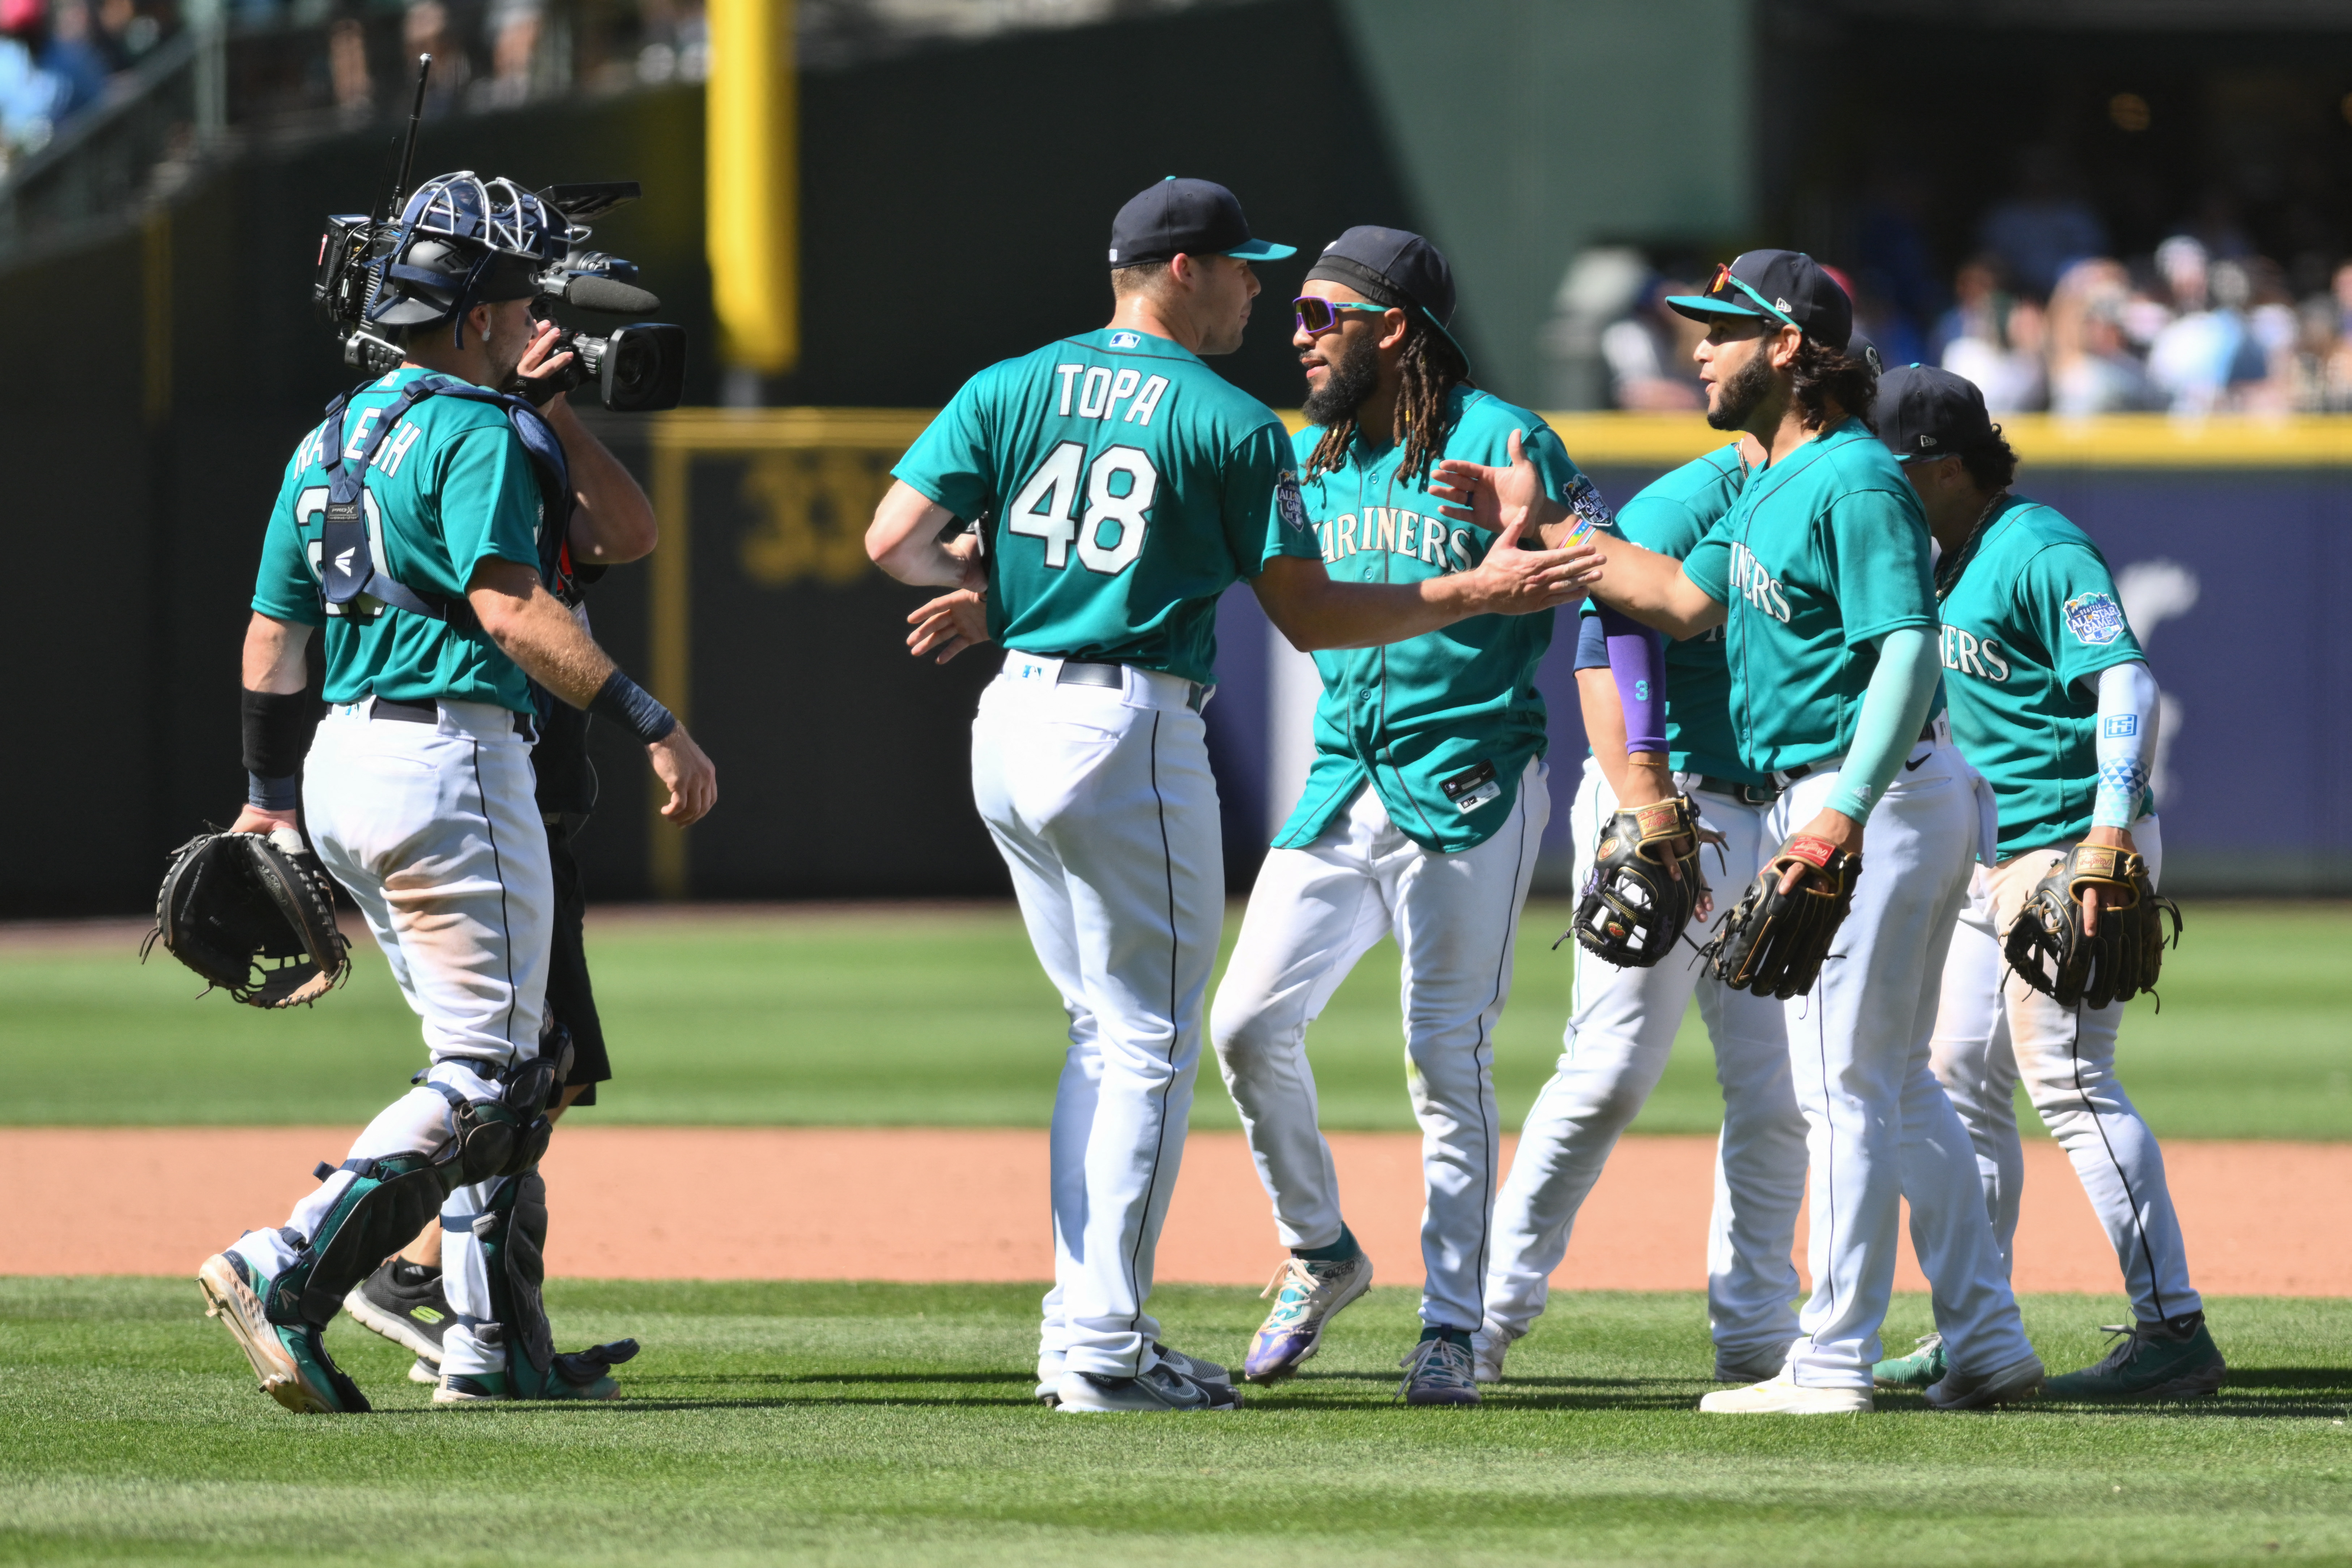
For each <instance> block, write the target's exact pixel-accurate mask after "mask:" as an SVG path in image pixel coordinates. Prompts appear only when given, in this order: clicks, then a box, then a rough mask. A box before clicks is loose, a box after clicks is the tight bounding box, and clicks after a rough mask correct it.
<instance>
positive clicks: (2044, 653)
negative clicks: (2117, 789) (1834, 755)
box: [1943, 496, 2156, 858]
mask: <svg viewBox="0 0 2352 1568" xmlns="http://www.w3.org/2000/svg"><path fill="white" fill-rule="evenodd" d="M1956 570H1957V577H1956V578H1954V579H1953V580H1952V582H1951V585H1950V586H1949V587H1948V588H1947V589H1946V590H1945V594H1944V604H1943V617H1944V630H1943V655H1944V691H1945V695H1946V697H1947V698H1948V700H1949V701H1950V704H1951V709H1950V711H1951V718H1952V740H1953V742H1955V743H1957V744H1958V746H1959V748H1960V754H1961V755H1962V756H1964V757H1966V758H1968V760H1969V762H1970V763H1972V764H1974V765H1975V767H1976V770H1977V771H1978V772H1979V773H1982V774H1984V776H1985V777H1986V778H1987V779H1988V780H1990V782H1991V784H1992V792H1993V798H1994V799H1995V800H1996V801H1998V802H1999V803H2000V853H2001V855H2002V857H2003V858H2007V857H2009V856H2011V855H2018V854H2022V853H2023V852H2024V851H2026V850H2028V849H2042V848H2047V847H2050V846H2052V845H2055V844H2071V843H2073V842H2074V841H2075V840H2076V839H2078V838H2080V837H2083V835H2084V834H2085V833H2087V832H2089V831H2090V830H2091V805H2092V797H2093V796H2094V795H2095V794H2096V793H2097V790H2098V783H2099V763H2098V756H2097V749H2098V739H2099V737H2098V728H2099V689H2098V688H2099V681H2098V677H2099V672H2100V671H2101V670H2103V669H2109V668H2113V667H2115V666H2116V665H2118V664H2132V663H2137V662H2145V661H2146V659H2147V654H2145V653H2143V652H2141V651H2140V646H2139V639H2138V638H2137V637H2134V636H2132V629H2131V623H2130V622H2129V621H2126V619H2125V618H2124V610H2123V600H2122V598H2121V597H2120V596H2119V595H2117V594H2116V580H2115V578H2114V577H2113V576H2112V575H2111V574H2109V573H2108V571H2107V562H2106V558H2105V556H2103V555H2101V554H2100V553H2099V547H2098V546H2097V545H2095V544H2094V543H2092V542H2091V537H2090V535H2088V534H2086V533H2084V531H2082V530H2081V529H2079V528H2077V527H2075V526H2074V524H2073V523H2071V522H2069V521H2066V519H2065V518H2063V517H2062V516H2060V515H2059V514H2058V513H2057V512H2055V511H2053V510H2050V508H2048V507H2046V506H2044V505H2042V503H2041V502H2040V501H2034V500H2026V499H2025V498H2023V497H2022V496H2007V497H2004V498H2003V499H2002V500H2001V502H2000V506H1999V507H1998V508H1997V509H1996V510H1994V512H1993V514H1992V516H1991V518H1990V520H1988V521H1986V523H1985V525H1984V527H1983V530H1982V531H1980V532H1979V534H1978V535H1977V539H1976V543H1975V546H1974V548H1972V549H1970V550H1969V553H1968V556H1967V558H1966V559H1965V560H1963V561H1960V562H1958V563H1956ZM2155 809H2156V803H2155V800H2154V799H2153V797H2151V796H2150V795H2148V794H2147V792H2146V791H2142V792H2141V798H2140V804H2139V805H2138V807H2137V812H2136V815H2139V814H2145V813H2147V812H2150V811H2154V810H2155Z"/></svg>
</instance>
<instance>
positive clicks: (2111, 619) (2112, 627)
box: [2065, 594, 2130, 647]
mask: <svg viewBox="0 0 2352 1568" xmlns="http://www.w3.org/2000/svg"><path fill="white" fill-rule="evenodd" d="M2065 616H2066V629H2067V630H2068V631H2070V632H2073V633H2074V640H2075V641H2076V642H2078V643H2084V644H2086V645H2088V646H2089V647H2106V646H2107V645H2108V644H2109V643H2111V642H2113V641H2115V640H2116V638H2117V637H2121V636H2123V635H2124V633H2125V632H2126V631H2127V630H2129V629H2130V628H2129V626H2126V623H2125V621H2124V612H2123V606H2122V605H2118V604H2116V601H2115V599H2114V598H2113V597H2112V596H2111V595H2105V594H2077V595H2074V597H2073V598H2071V599H2069V600H2067V601H2066V605H2065Z"/></svg>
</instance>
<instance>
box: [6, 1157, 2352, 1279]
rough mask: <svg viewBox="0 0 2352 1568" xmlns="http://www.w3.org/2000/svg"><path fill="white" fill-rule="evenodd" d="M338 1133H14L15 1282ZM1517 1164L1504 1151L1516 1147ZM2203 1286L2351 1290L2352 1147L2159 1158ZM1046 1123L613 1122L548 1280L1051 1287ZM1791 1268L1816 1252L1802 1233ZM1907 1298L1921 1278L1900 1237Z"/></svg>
mask: <svg viewBox="0 0 2352 1568" xmlns="http://www.w3.org/2000/svg"><path fill="white" fill-rule="evenodd" d="M351 1139H352V1130H350V1129H334V1128H299V1127H298V1128H255V1129H240V1128H224V1129H212V1128H205V1129H166V1130H160V1131H158V1130H146V1129H132V1128H123V1129H73V1128H34V1129H13V1130H7V1131H0V1192H5V1193H7V1194H9V1195H10V1197H11V1198H12V1199H13V1201H14V1210H15V1212H14V1216H13V1218H12V1221H11V1223H10V1225H9V1226H8V1227H7V1228H6V1230H5V1232H0V1274H182V1273H186V1272H188V1271H190V1270H192V1269H193V1268H194V1267H195V1265H196V1264H197V1263H198V1262H199V1261H200V1260H201V1259H202V1258H204V1257H205V1255H206V1254H207V1253H210V1252H212V1251H215V1250H216V1249H217V1248H218V1247H221V1246H222V1245H223V1244H224V1243H225V1242H226V1241H228V1240H229V1239H231V1238H232V1237H235V1236H236V1235H237V1233H239V1232H240V1231H242V1230H244V1229H246V1228H247V1227H249V1226H264V1225H275V1224H278V1223H279V1222H280V1221H282V1219H283V1218H284V1216H285V1214H286V1210H287V1208H288V1206H289V1205H290V1203H291V1202H292V1200H293V1198H294V1197H295V1196H296V1195H297V1194H299V1191H300V1190H301V1184H302V1181H303V1176H302V1173H304V1172H306V1171H308V1170H309V1169H310V1167H311V1166H312V1165H313V1164H314V1163H317V1162H318V1161H320V1160H328V1161H331V1162H332V1161H340V1160H341V1158H342V1155H343V1152H344V1151H345V1149H347V1148H348V1147H349V1145H350V1142H351ZM1331 1142H1332V1147H1333V1152H1334V1153H1335V1155H1336V1156H1337V1159H1338V1162H1339V1173H1340V1179H1341V1182H1342V1184H1343V1187H1344V1190H1345V1192H1346V1194H1347V1197H1348V1217H1349V1225H1350V1226H1352V1227H1353V1228H1354V1229H1355V1230H1356V1232H1357V1233H1358V1235H1360V1237H1362V1238H1363V1241H1364V1245H1365V1247H1366V1248H1367V1249H1368V1250H1369V1251H1370V1253H1371V1254H1372V1256H1373V1257H1374V1258H1376V1259H1377V1260H1378V1261H1379V1262H1380V1264H1381V1270H1382V1278H1383V1279H1387V1280H1389V1281H1390V1282H1392V1283H1402V1282H1405V1281H1409V1280H1412V1279H1416V1278H1418V1276H1419V1273H1420V1268H1419V1265H1418V1262H1417V1260H1416V1257H1415V1254H1416V1252H1417V1249H1418V1239H1417V1237H1418V1228H1419V1225H1420V1217H1421V1173H1420V1152H1419V1140H1418V1139H1417V1138H1416V1137H1414V1136H1413V1135H1412V1134H1410V1133H1382V1132H1358V1133H1339V1134H1336V1135H1334V1136H1333V1138H1332V1140H1331ZM1713 1156H1714V1141H1713V1140H1712V1139H1708V1138H1629V1139H1627V1140H1626V1141H1625V1142H1623V1143H1622V1144H1621V1145H1620V1146H1619V1147H1618V1150H1617V1152H1616V1155H1615V1157H1614V1158H1613V1159H1612V1161H1611V1162H1610V1165H1609V1169H1608V1172H1607V1173H1606V1174H1605V1175H1603V1176H1602V1178H1601V1184H1600V1185H1599V1186H1598V1187H1597V1188H1595V1189H1594V1192H1593V1194H1592V1197H1591V1201H1590V1202H1589V1203H1588V1204H1587V1205H1586V1206H1585V1211H1584V1214H1583V1216H1582V1218H1581V1219H1580V1223H1579V1225H1578V1226H1577V1229H1576V1234H1575V1240H1574V1244H1573V1245H1572V1246H1571V1247H1570V1249H1569V1253H1568V1258H1567V1260H1566V1262H1565V1263H1563V1264H1562V1265H1561V1268H1560V1269H1559V1273H1558V1275H1557V1276H1555V1278H1556V1279H1557V1280H1558V1282H1559V1284H1560V1285H1561V1286H1563V1287H1565V1288H1572V1289H1618V1290H1657V1289H1698V1288H1699V1287H1701V1286H1703V1285H1704V1284H1705V1282H1706V1258H1705V1244H1704V1232H1705V1228H1706V1214H1707V1207H1708V1204H1709V1199H1710V1194H1711V1192H1712V1163H1713ZM1504 1158H1505V1160H1506V1162H1507V1161H1508V1158H1509V1154H1508V1152H1506V1153H1505V1156H1504ZM2166 1158H2167V1162H2168V1166H2169V1169H2170V1173H2171V1181H2172V1189H2173V1193H2174V1194H2175V1197H2176V1200H2177V1201H2178V1203H2179V1207H2180V1210H2181V1222H2182V1225H2183V1227H2184V1228H2185V1229H2186V1231H2187V1232H2188V1237H2189V1258H2190V1263H2191V1266H2192V1268H2193V1269H2194V1272H2195V1275H2196V1279H2197V1282H2198V1285H2199V1287H2200V1289H2203V1290H2205V1291H2207V1292H2209V1293H2211V1294H2216V1295H2240V1294H2243V1295H2284V1296H2343V1295H2352V1253H2347V1251H2346V1249H2345V1248H2344V1247H2342V1246H2341V1245H2340V1243H2339V1240H2336V1239H2331V1238H2332V1237H2340V1231H2341V1224H2342V1220H2341V1215H2340V1212H2338V1211H2337V1210H2336V1207H2335V1205H2338V1204H2340V1202H2341V1200H2342V1197H2343V1194H2346V1193H2347V1192H2352V1144H2327V1143H2253V1142H2247V1143H2194V1142H2182V1143H2176V1144H2173V1145H2171V1146H2170V1147H2169V1148H2168V1149H2167V1151H2166ZM1045 1168H1046V1151H1045V1133H1043V1132H1042V1131H926V1130H897V1129H876V1130H863V1129H847V1130H807V1129H792V1128H775V1129H765V1128H761V1129H744V1128H678V1129H658V1128H598V1127H586V1126H574V1127H571V1128H567V1129H565V1130H562V1131H558V1133H557V1134H556V1138H555V1142H554V1145H553V1147H552V1148H551V1151H550V1152H549V1154H548V1159H547V1164H546V1171H547V1177H548V1184H549V1187H550V1195H551V1205H552V1208H553V1213H554V1223H553V1226H552V1233H551V1236H550V1237H549V1246H548V1261H549V1267H550V1268H551V1271H552V1272H554V1273H557V1274H561V1275H567V1276H572V1277H575V1278H587V1279H901V1280H964V1279H971V1280H1018V1279H1045V1278H1047V1277H1048V1276H1049V1275H1050V1274H1051V1272H1052V1260H1051V1256H1050V1252H1049V1248H1048V1234H1047V1219H1046V1208H1045ZM1282 1256H1283V1254H1282V1250H1281V1247H1280V1246H1279V1245H1278V1244H1277V1243H1276V1240H1275V1236H1274V1227H1273V1223H1272V1221H1271V1220H1270V1219H1269V1217H1268V1215H1267V1208H1266V1201H1265V1194H1263V1193H1262V1192H1261V1191H1260V1190H1259V1188H1258V1184H1257V1178H1256V1176H1255V1173H1254V1172H1253V1171H1252V1170H1251V1168H1250V1163H1249V1156H1248V1153H1247V1152H1246V1150H1245V1149H1244V1146H1243V1144H1242V1141H1241V1138H1240V1135H1239V1134H1237V1133H1231V1132H1202V1133H1195V1134H1194V1135H1193V1137H1192V1141H1191V1146H1190V1147H1189V1149H1188V1150H1187V1151H1186V1153H1185V1158H1184V1169H1183V1174H1182V1176H1181V1180H1180V1181H1179V1183H1178V1184H1177V1188H1176V1194H1175V1197H1174V1199H1173V1201H1172V1203H1171V1207H1170V1211H1169V1217H1168V1227H1167V1231H1166V1234H1165V1236H1164V1237H1163V1238H1162V1241H1161V1244H1160V1268H1159V1277H1160V1279H1162V1280H1163V1281H1168V1282H1171V1283H1172V1282H1178V1281H1185V1282H1195V1283H1204V1284H1241V1285H1255V1284H1258V1283H1260V1282H1262V1281H1263V1280H1264V1279H1265V1278H1266V1277H1267V1275H1268V1274H1270V1273H1271V1272H1272V1271H1273V1270H1274V1269H1275V1268H1276V1266H1277V1265H1278V1264H1279V1263H1280V1261H1281V1258H1282ZM1798 1256H1799V1259H1800V1262H1801V1260H1802V1258H1803V1245H1802V1241H1801V1240H1800V1244H1799V1248H1798ZM2016 1282H2017V1285H2018V1288H2019V1289H2025V1290H2084V1291H2100V1292H2113V1291H2114V1290H2115V1289H2116V1284H2117V1281H2116V1265H2115V1258H2114V1255H2113V1254H2112V1253H2111V1252H2110V1251H2109V1250H2108V1248H2107V1244H2106V1240H2105V1237H2103V1236H2101V1235H2100V1233H2099V1230H2098V1228H2097V1226H2095V1224H2094V1223H2093V1220H2092V1217H2091V1211H2090V1205H2088V1204H2087V1203H2086V1202H2085V1201H2084V1197H2083V1194H2082V1189H2081V1187H2080V1186H2079V1185H2078V1184H2076V1183H2075V1180H2074V1173H2073V1172H2072V1171H2070V1170H2069V1169H2068V1168H2067V1166H2066V1163H2065V1161H2064V1158H2063V1156H2062V1155H2061V1154H2060V1153H2059V1152H2058V1150H2057V1148H2056V1146H2055V1145H2053V1144H2052V1143H2050V1142H2047V1141H2046V1140H2042V1141H2036V1142H2029V1143H2028V1144H2027V1145H2026V1194H2025V1215H2024V1221H2023V1224H2022V1226H2021V1230H2020V1232H2019V1237H2018V1260H2017V1269H2016ZM1896 1284H1897V1287H1898V1288H1899V1289H1924V1283H1923V1281H1922V1280H1921V1279H1920V1278H1919V1275H1918V1270H1917V1268H1916V1266H1915V1265H1914V1264H1913V1262H1912V1260H1911V1258H1910V1256H1909V1249H1908V1247H1906V1248H1905V1253H1904V1258H1903V1262H1902V1266H1901V1269H1900V1271H1899V1273H1898V1275H1897V1278H1896Z"/></svg>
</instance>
